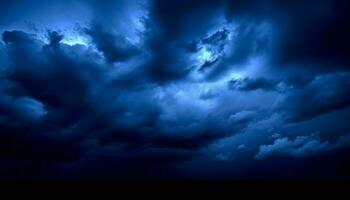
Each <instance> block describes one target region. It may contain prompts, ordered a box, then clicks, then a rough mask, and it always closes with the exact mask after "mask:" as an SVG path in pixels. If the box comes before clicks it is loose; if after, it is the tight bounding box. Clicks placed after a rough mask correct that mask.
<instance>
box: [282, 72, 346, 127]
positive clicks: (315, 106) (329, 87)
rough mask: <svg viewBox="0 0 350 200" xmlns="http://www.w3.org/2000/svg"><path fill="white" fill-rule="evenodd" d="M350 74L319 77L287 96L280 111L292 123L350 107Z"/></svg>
mask: <svg viewBox="0 0 350 200" xmlns="http://www.w3.org/2000/svg"><path fill="white" fill-rule="evenodd" d="M349 80H350V79H349V75H348V74H330V75H323V76H318V77H316V78H315V79H313V80H312V81H311V82H310V83H309V84H307V85H305V86H303V87H297V88H296V89H295V90H292V91H290V93H288V94H287V96H286V98H285V100H284V101H282V102H281V104H280V105H279V106H278V110H281V111H282V112H284V113H286V114H287V118H288V119H289V121H291V122H298V121H303V120H308V119H311V118H314V117H317V116H319V115H322V114H325V113H328V112H332V111H336V110H340V109H344V108H346V107H348V106H349V100H350V96H349V95H348V94H347V92H345V91H348V90H349V89H350V81H349Z"/></svg>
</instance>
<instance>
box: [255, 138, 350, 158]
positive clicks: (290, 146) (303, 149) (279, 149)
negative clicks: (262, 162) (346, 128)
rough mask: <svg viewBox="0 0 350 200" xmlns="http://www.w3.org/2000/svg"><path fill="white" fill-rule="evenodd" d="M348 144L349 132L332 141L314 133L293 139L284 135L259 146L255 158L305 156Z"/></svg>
mask: <svg viewBox="0 0 350 200" xmlns="http://www.w3.org/2000/svg"><path fill="white" fill-rule="evenodd" d="M348 144H349V134H347V135H344V136H342V137H340V138H339V139H338V140H337V141H334V142H329V141H322V140H321V139H320V138H318V137H317V136H316V135H314V134H311V135H309V136H298V137H296V138H295V139H290V138H288V137H284V138H278V139H276V140H275V141H274V142H273V144H270V145H262V146H260V149H259V152H258V154H256V155H255V159H266V158H268V157H273V156H293V157H307V156H313V155H317V154H322V153H326V152H330V151H332V150H335V149H338V148H342V147H345V146H347V145H348Z"/></svg>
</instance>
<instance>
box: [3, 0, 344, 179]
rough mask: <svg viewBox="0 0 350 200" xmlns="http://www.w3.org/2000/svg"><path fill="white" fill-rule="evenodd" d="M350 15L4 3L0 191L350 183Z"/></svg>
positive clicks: (271, 6)
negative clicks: (144, 184)
mask: <svg viewBox="0 0 350 200" xmlns="http://www.w3.org/2000/svg"><path fill="white" fill-rule="evenodd" d="M349 8H350V5H349V2H348V1H346V0H319V1H317V2H316V1H311V0H310V1H305V0H295V1H288V2H287V1H279V0H169V1H164V0H134V1H129V0H105V1H97V0H50V1H39V0H11V1H10V0H3V1H1V2H0V34H1V36H0V180H16V179H35V180H37V179H38V180H40V179H45V180H46V179H49V180H62V179H63V180H71V179H74V180H87V179H103V180H106V179H107V180H120V179H128V180H129V179H220V180H221V179H232V180H242V179H243V180H245V179H247V180H251V179H283V180H292V179H341V180H343V179H345V180H349V178H350V171H349V169H350V159H349V156H348V154H349V152H350V121H349V119H350V56H349V52H350V37H349V35H350V27H349V24H348V21H349V15H350V11H349Z"/></svg>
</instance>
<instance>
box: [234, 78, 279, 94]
mask: <svg viewBox="0 0 350 200" xmlns="http://www.w3.org/2000/svg"><path fill="white" fill-rule="evenodd" d="M279 83H280V82H279V81H274V80H268V79H265V78H257V79H249V78H244V79H238V80H231V81H230V82H229V83H228V87H229V89H232V90H239V91H254V90H260V89H261V90H266V91H274V90H276V89H277V86H278V84H279Z"/></svg>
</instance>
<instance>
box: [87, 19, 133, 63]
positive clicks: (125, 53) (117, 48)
mask: <svg viewBox="0 0 350 200" xmlns="http://www.w3.org/2000/svg"><path fill="white" fill-rule="evenodd" d="M86 33H87V34H88V35H89V36H90V37H91V38H92V41H93V42H94V44H95V45H96V47H97V49H98V50H100V51H101V52H102V53H103V55H104V56H105V58H106V59H107V61H108V62H111V63H113V62H122V61H127V60H128V59H130V58H131V57H133V56H135V55H136V54H137V53H139V50H138V49H137V47H135V46H134V45H132V44H131V43H130V42H129V41H128V40H127V39H126V38H125V37H123V36H121V35H115V34H113V33H112V32H109V31H105V30H103V27H101V26H99V25H92V27H91V28H90V29H87V30H86Z"/></svg>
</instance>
